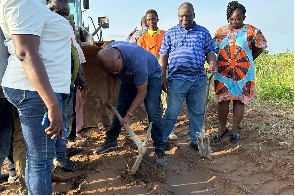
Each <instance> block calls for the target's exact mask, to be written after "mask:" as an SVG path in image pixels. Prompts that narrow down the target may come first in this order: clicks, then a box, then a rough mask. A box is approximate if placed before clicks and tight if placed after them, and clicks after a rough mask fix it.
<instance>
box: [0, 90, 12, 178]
mask: <svg viewBox="0 0 295 196" xmlns="http://www.w3.org/2000/svg"><path fill="white" fill-rule="evenodd" d="M0 90H1V89H0ZM11 136H12V105H11V103H9V101H8V100H7V99H6V98H0V166H2V164H3V161H4V159H5V158H6V157H7V156H8V153H9V149H10V142H11ZM0 173H1V171H0Z"/></svg>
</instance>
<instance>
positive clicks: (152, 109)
mask: <svg viewBox="0 0 295 196" xmlns="http://www.w3.org/2000/svg"><path fill="white" fill-rule="evenodd" d="M97 60H98V63H99V65H100V66H101V67H102V69H103V70H104V71H105V72H106V73H107V74H108V75H107V85H108V102H107V105H108V106H109V107H110V108H111V107H112V106H115V101H114V87H115V84H116V81H117V77H118V78H119V79H121V83H120V91H119V97H118V103H117V106H116V108H117V110H118V113H119V114H120V115H121V116H122V121H121V122H120V121H119V119H118V117H117V116H114V119H113V123H112V126H111V128H110V130H108V131H107V133H106V137H105V141H104V143H103V144H102V145H101V146H100V147H98V148H97V149H96V150H95V151H94V153H95V154H102V153H105V152H108V151H110V150H113V149H116V148H117V147H118V143H117V138H118V136H119V134H120V130H121V127H122V126H124V124H127V125H130V117H131V116H132V115H133V114H134V112H135V110H136V109H137V108H138V107H139V106H140V105H141V103H142V102H143V101H144V104H145V107H146V111H147V114H148V118H149V121H150V122H152V123H153V124H152V130H151V136H152V139H153V141H154V144H153V145H154V147H155V154H156V163H157V165H158V166H160V167H163V166H165V165H166V164H167V157H166V155H165V152H164V149H165V143H164V141H163V130H162V120H161V110H160V95H161V67H160V65H159V63H158V61H157V59H156V57H155V56H154V55H153V54H152V53H150V52H148V51H146V50H145V49H143V48H142V47H140V46H138V45H136V44H132V43H128V42H119V41H116V42H113V43H111V44H109V45H108V46H107V47H106V48H105V49H102V50H100V51H99V52H98V54H97Z"/></svg>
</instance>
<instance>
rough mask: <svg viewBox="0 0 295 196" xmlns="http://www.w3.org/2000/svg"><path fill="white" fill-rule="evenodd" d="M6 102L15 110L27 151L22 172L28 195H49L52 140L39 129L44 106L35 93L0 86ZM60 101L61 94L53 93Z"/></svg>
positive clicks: (53, 149) (42, 129)
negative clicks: (24, 167)
mask: <svg viewBox="0 0 295 196" xmlns="http://www.w3.org/2000/svg"><path fill="white" fill-rule="evenodd" d="M3 90H4V94H5V96H6V97H7V99H8V100H9V101H10V102H11V103H12V104H13V105H15V106H16V107H17V110H18V113H19V117H20V122H21V128H22V132H23V136H24V139H25V143H26V149H27V161H26V169H25V174H26V175H25V178H26V184H27V187H28V193H29V194H31V195H44V194H45V195H51V194H52V185H51V171H50V169H51V165H52V161H53V158H54V155H55V148H54V145H55V141H56V140H52V139H51V138H50V137H51V135H48V134H46V133H45V131H44V129H45V127H43V126H42V124H41V123H42V120H43V116H44V114H45V113H46V112H47V108H46V105H45V104H44V102H43V101H42V99H41V97H40V96H39V94H38V93H37V92H36V91H27V90H19V89H12V88H7V87H4V88H3ZM56 96H57V98H58V100H59V101H60V102H61V94H56Z"/></svg>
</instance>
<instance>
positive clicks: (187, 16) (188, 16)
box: [178, 15, 193, 20]
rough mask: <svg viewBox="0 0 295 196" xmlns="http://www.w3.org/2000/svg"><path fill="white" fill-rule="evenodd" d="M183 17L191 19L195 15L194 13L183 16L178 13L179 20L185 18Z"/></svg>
mask: <svg viewBox="0 0 295 196" xmlns="http://www.w3.org/2000/svg"><path fill="white" fill-rule="evenodd" d="M183 17H185V18H186V19H187V20H189V19H191V18H192V17H193V15H182V16H180V15H178V19H179V20H181V19H183Z"/></svg>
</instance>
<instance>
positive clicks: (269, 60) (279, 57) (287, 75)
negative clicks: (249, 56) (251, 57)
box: [254, 51, 294, 104]
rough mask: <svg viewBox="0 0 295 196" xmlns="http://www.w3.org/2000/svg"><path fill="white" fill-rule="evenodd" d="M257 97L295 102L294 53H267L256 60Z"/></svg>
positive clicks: (282, 101) (289, 102) (281, 101)
mask: <svg viewBox="0 0 295 196" xmlns="http://www.w3.org/2000/svg"><path fill="white" fill-rule="evenodd" d="M254 63H255V77H256V84H257V86H256V88H257V89H256V97H257V98H258V99H261V100H265V99H267V100H270V99H271V100H276V101H278V102H280V103H288V104H293V102H294V53H293V52H288V51H287V52H284V53H280V54H275V55H270V54H268V53H267V51H265V52H264V53H262V54H261V55H260V56H259V57H258V58H257V59H256V60H255V62H254Z"/></svg>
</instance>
